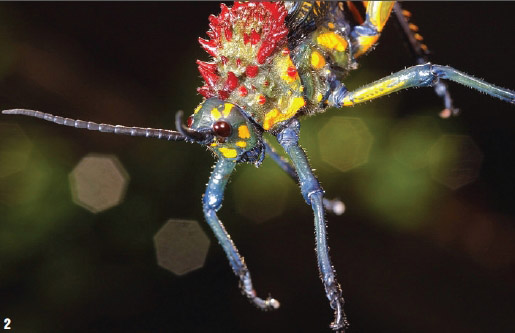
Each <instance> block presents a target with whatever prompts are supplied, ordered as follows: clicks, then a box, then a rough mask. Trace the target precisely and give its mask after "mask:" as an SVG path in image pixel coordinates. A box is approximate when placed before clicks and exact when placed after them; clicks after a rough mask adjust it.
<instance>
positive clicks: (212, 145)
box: [210, 142, 218, 147]
mask: <svg viewBox="0 0 515 333" xmlns="http://www.w3.org/2000/svg"><path fill="white" fill-rule="evenodd" d="M210 146H211V147H216V146H218V143H216V142H213V143H212V144H210Z"/></svg>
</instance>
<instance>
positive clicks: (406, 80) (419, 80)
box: [328, 63, 515, 107]
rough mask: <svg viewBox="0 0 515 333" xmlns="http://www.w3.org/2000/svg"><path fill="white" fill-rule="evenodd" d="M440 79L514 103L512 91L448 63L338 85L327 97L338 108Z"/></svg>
mask: <svg viewBox="0 0 515 333" xmlns="http://www.w3.org/2000/svg"><path fill="white" fill-rule="evenodd" d="M440 79H445V80H449V81H454V82H457V83H459V84H462V85H464V86H467V87H469V88H473V89H476V90H479V91H480V92H483V93H485V94H487V95H490V96H492V97H496V98H499V99H501V100H503V101H505V102H508V103H512V104H515V91H513V90H510V89H506V88H501V87H498V86H496V85H493V84H491V83H488V82H485V81H483V80H480V79H477V78H475V77H473V76H471V75H468V74H466V73H463V72H460V71H458V70H456V69H454V68H452V67H449V66H440V65H433V64H431V63H426V64H423V65H417V66H413V67H409V68H406V69H404V70H401V71H398V72H397V73H394V74H392V75H388V76H386V77H384V78H382V79H380V80H377V81H375V82H372V83H370V84H367V85H365V86H364V87H361V88H359V89H357V90H355V91H347V90H346V89H345V87H344V86H343V85H342V86H340V87H338V88H336V89H335V90H334V91H333V92H332V93H331V95H330V96H329V99H328V101H329V104H330V105H331V106H336V107H342V106H349V105H354V104H357V103H361V102H365V101H369V100H373V99H376V98H379V97H381V96H386V95H388V94H391V93H393V92H396V91H399V90H403V89H407V88H412V87H415V88H417V87H432V86H434V85H436V84H437V83H438V82H439V80H440Z"/></svg>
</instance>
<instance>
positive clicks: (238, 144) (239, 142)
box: [236, 141, 247, 148]
mask: <svg viewBox="0 0 515 333" xmlns="http://www.w3.org/2000/svg"><path fill="white" fill-rule="evenodd" d="M236 146H238V147H240V148H245V147H247V143H246V142H245V141H237V142H236Z"/></svg>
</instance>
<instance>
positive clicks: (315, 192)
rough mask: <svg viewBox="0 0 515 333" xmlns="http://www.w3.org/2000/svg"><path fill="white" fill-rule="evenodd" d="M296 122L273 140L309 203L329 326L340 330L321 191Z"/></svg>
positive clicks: (344, 320) (340, 314) (339, 297)
mask: <svg viewBox="0 0 515 333" xmlns="http://www.w3.org/2000/svg"><path fill="white" fill-rule="evenodd" d="M299 131H300V124H299V122H298V120H297V119H293V120H292V121H291V122H290V124H289V125H288V126H287V127H285V128H284V129H283V130H281V131H280V132H279V133H278V134H277V140H279V143H280V144H281V146H282V147H283V148H284V150H285V151H286V153H287V154H288V156H289V157H290V159H291V161H292V163H293V166H294V168H295V170H296V173H297V175H298V179H299V185H300V188H301V192H302V195H303V197H304V200H306V202H307V203H308V205H311V207H312V208H313V213H314V215H315V234H316V251H317V259H318V268H319V270H320V277H321V279H322V282H323V284H324V287H325V293H326V296H327V298H328V299H329V302H330V305H331V308H332V309H333V310H334V317H335V318H334V322H332V323H331V328H332V329H334V330H341V329H344V328H346V327H347V326H348V322H347V318H346V316H345V312H344V311H343V304H344V301H343V297H342V291H341V288H340V285H339V284H338V282H337V281H336V277H335V271H334V268H333V265H332V264H331V258H330V257H329V246H328V245H327V231H326V225H325V216H324V215H325V214H324V205H323V202H322V201H323V196H324V191H323V190H322V187H321V186H320V183H319V182H318V180H317V178H316V177H315V175H314V174H313V172H312V170H311V166H310V165H309V162H308V159H307V157H306V154H305V153H304V150H302V148H301V147H300V146H299Z"/></svg>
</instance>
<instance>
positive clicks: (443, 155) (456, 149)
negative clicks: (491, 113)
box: [429, 135, 483, 190]
mask: <svg viewBox="0 0 515 333" xmlns="http://www.w3.org/2000/svg"><path fill="white" fill-rule="evenodd" d="M429 159H430V171H431V176H432V177H433V179H435V180H436V181H438V182H439V183H442V184H443V185H445V186H447V187H449V188H451V189H453V190H456V189H458V188H460V187H462V186H464V185H466V184H469V183H471V182H473V181H474V180H476V178H477V177H478V175H479V170H480V168H481V162H482V161H483V153H482V152H481V150H480V149H479V147H478V146H477V145H476V144H475V143H474V141H473V140H472V138H471V137H469V136H467V135H442V136H441V137H440V139H438V141H437V142H436V143H435V144H434V145H433V146H432V147H431V149H430V150H429Z"/></svg>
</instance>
